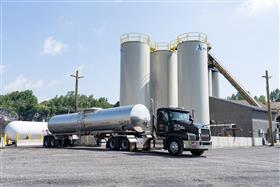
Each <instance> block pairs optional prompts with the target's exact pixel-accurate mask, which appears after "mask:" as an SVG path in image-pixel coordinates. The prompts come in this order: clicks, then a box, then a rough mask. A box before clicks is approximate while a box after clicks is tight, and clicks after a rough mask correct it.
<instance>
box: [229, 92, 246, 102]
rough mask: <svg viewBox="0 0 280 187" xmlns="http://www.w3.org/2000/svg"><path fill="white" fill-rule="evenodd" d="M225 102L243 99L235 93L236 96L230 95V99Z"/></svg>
mask: <svg viewBox="0 0 280 187" xmlns="http://www.w3.org/2000/svg"><path fill="white" fill-rule="evenodd" d="M227 100H244V98H243V97H242V95H241V94H240V93H239V92H237V93H236V94H232V95H231V96H230V97H227Z"/></svg>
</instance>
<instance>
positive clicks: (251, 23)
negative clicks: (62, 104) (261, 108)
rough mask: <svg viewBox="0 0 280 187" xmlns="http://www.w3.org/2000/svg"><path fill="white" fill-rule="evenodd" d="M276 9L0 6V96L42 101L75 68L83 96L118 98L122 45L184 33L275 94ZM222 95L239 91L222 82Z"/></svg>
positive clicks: (258, 5) (249, 82) (262, 5)
mask: <svg viewBox="0 0 280 187" xmlns="http://www.w3.org/2000/svg"><path fill="white" fill-rule="evenodd" d="M278 9H279V7H278V4H277V3H273V2H270V1H263V0H260V1H257V2H255V3H249V2H246V1H243V2H242V1H239V2H236V3H223V2H220V3H213V2H212V3H210V2H209V3H186V2H184V3H182V2H181V3H178V2H177V3H171V2H169V3H167V2H165V3H164V2H161V3H159V2H154V3H132V2H130V3H128V2H125V1H118V2H116V3H114V2H107V3H93V2H84V3H78V2H76V3H53V2H48V3H46V2H45V3H43V2H40V3H38V2H37V3H36V2H35V1H33V3H31V2H28V3H27V2H26V3H23V2H21V3H20V2H16V1H14V2H12V1H3V2H2V39H1V42H2V64H1V66H0V70H1V74H2V86H1V93H2V94H5V93H9V92H11V91H15V90H25V89H32V90H33V91H34V93H35V95H36V96H38V98H39V101H42V100H44V99H49V98H52V97H54V96H55V95H61V94H65V93H66V92H67V91H69V90H73V88H74V80H73V78H72V77H70V76H69V75H70V74H72V73H74V71H75V69H80V70H81V73H82V75H83V76H85V78H84V79H81V81H80V93H82V94H93V95H94V96H95V97H102V96H104V97H107V98H108V99H109V101H110V102H112V103H115V102H116V101H118V99H119V84H120V83H119V82H120V75H119V73H120V42H119V37H120V35H121V34H123V33H127V32H142V33H146V34H148V35H150V36H151V37H152V39H153V40H155V41H157V42H168V41H170V40H173V39H174V38H175V37H176V36H177V35H179V34H182V33H185V32H192V31H198V32H204V33H206V34H207V35H208V38H209V41H210V43H211V44H212V47H213V48H212V51H211V52H212V54H214V55H215V56H216V57H217V58H218V59H220V61H221V62H222V63H223V65H224V66H225V67H226V68H227V69H228V70H229V71H230V72H231V74H233V75H234V76H235V77H236V79H237V80H238V81H239V82H240V83H241V84H242V85H243V86H244V87H245V88H246V89H248V90H249V91H250V92H251V93H252V94H253V95H261V94H265V80H264V79H263V78H261V76H262V75H263V74H264V72H265V70H266V69H268V70H269V72H270V74H271V75H272V76H273V77H272V79H271V80H270V83H271V89H276V88H279V87H280V86H279V82H280V81H279V10H278ZM220 84H221V96H222V97H223V98H225V97H226V96H229V95H231V94H232V93H235V92H236V91H235V90H234V88H232V86H231V85H230V84H229V83H227V81H226V80H225V79H224V78H223V77H221V82H220Z"/></svg>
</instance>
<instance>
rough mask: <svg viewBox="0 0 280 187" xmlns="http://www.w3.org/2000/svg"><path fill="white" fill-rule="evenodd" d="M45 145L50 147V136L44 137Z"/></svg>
mask: <svg viewBox="0 0 280 187" xmlns="http://www.w3.org/2000/svg"><path fill="white" fill-rule="evenodd" d="M44 147H46V148H49V147H50V141H49V138H47V137H45V138H44Z"/></svg>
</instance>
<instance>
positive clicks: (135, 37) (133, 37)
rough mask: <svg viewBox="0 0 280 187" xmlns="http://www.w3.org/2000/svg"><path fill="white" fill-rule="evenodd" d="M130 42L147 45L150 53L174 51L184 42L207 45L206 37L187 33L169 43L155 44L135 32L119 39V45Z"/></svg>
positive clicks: (195, 33) (199, 33)
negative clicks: (197, 42)
mask: <svg viewBox="0 0 280 187" xmlns="http://www.w3.org/2000/svg"><path fill="white" fill-rule="evenodd" d="M131 41H138V42H143V43H146V44H147V45H149V46H150V50H151V51H157V50H176V49H177V46H178V45H179V44H180V43H182V42H185V41H200V42H204V43H206V44H208V42H207V35H206V34H204V33H201V32H188V33H184V34H181V35H179V36H177V37H176V39H175V40H172V41H171V42H169V43H167V42H159V43H155V42H153V41H152V40H151V38H150V36H148V35H146V34H142V33H137V32H132V33H127V34H123V35H121V37H120V42H121V44H123V43H125V42H131Z"/></svg>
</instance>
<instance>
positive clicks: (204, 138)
mask: <svg viewBox="0 0 280 187" xmlns="http://www.w3.org/2000/svg"><path fill="white" fill-rule="evenodd" d="M200 137H201V140H202V141H210V131H209V129H201V135H200Z"/></svg>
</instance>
